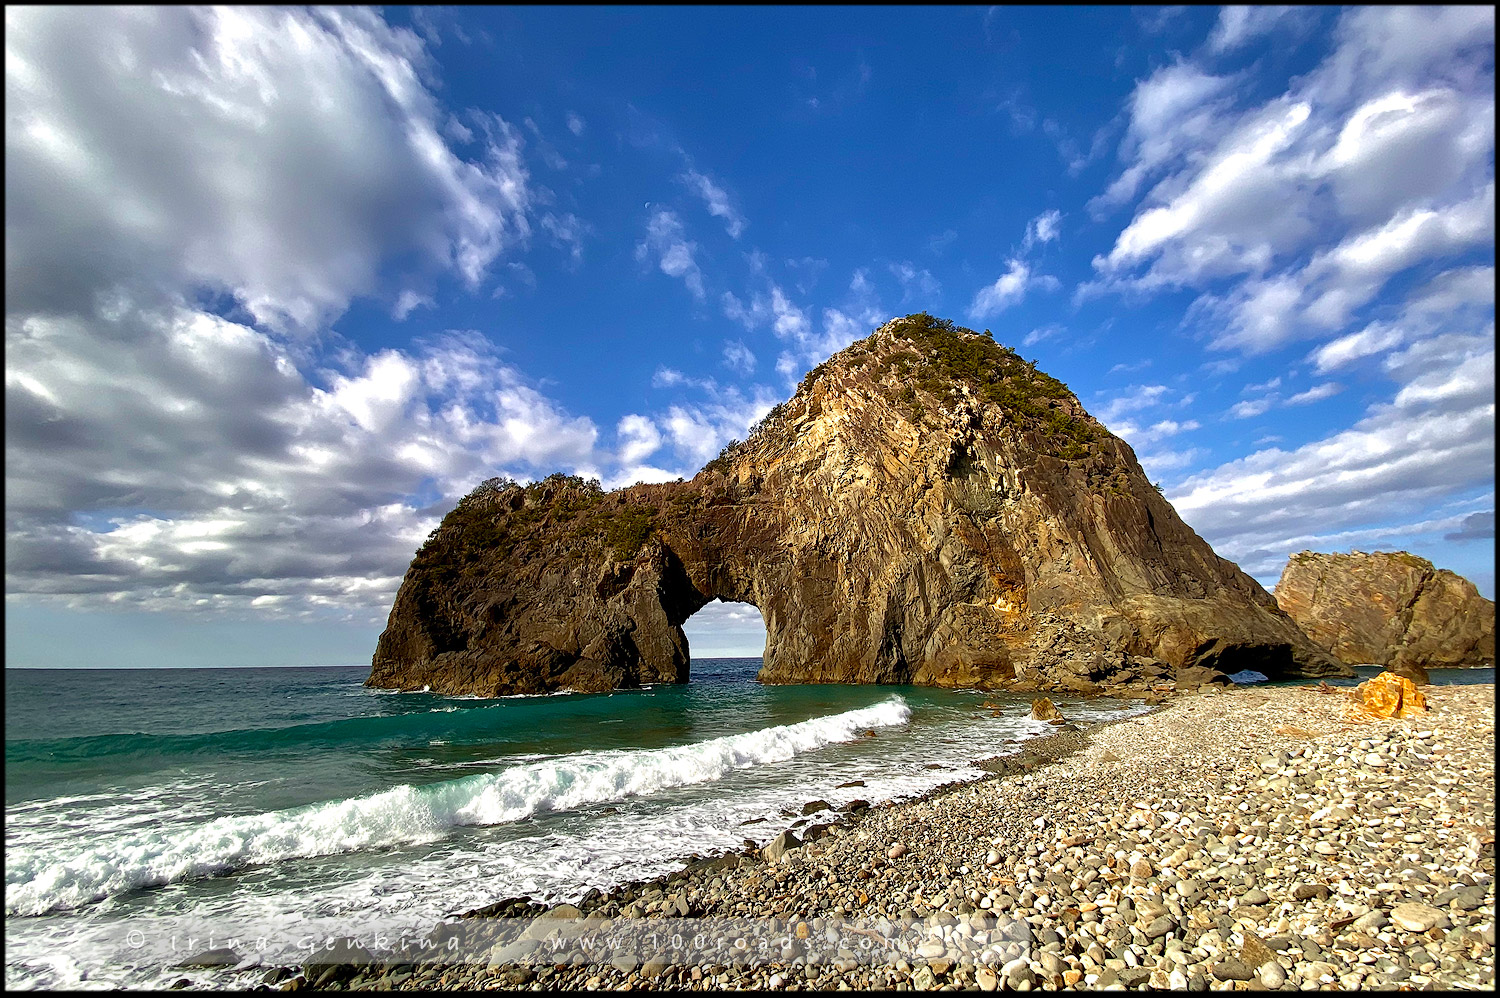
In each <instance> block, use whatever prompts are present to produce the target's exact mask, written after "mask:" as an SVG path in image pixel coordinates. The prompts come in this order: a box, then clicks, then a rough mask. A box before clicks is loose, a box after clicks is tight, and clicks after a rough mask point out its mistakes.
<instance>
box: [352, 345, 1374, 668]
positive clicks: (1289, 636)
mask: <svg viewBox="0 0 1500 998" xmlns="http://www.w3.org/2000/svg"><path fill="white" fill-rule="evenodd" d="M713 599H723V600H726V601H732V602H746V603H751V604H754V605H755V606H756V607H759V608H760V611H761V614H762V616H763V618H764V620H765V625H766V649H765V655H764V664H763V667H762V669H761V672H760V679H761V681H763V682H773V683H803V682H846V683H917V684H924V685H939V686H956V687H996V686H1001V685H1006V684H1012V683H1014V684H1015V685H1017V686H1020V687H1021V688H1033V689H1043V688H1057V689H1071V690H1094V689H1099V688H1101V687H1108V686H1112V685H1117V684H1121V683H1131V684H1136V685H1144V684H1146V683H1149V682H1156V681H1171V680H1172V678H1173V676H1174V673H1175V671H1176V670H1178V669H1185V668H1192V667H1202V668H1205V669H1216V670H1219V671H1221V672H1226V673H1233V672H1237V671H1239V670H1241V669H1255V670H1257V671H1260V672H1263V673H1265V674H1267V675H1269V676H1272V677H1276V678H1279V677H1303V676H1313V677H1316V676H1339V675H1350V674H1352V671H1351V670H1350V669H1348V667H1346V666H1344V665H1342V664H1340V663H1338V662H1336V661H1335V660H1334V659H1332V658H1331V657H1330V656H1329V655H1328V654H1327V653H1326V652H1324V651H1323V650H1322V649H1321V648H1319V647H1317V646H1316V645H1314V644H1313V643H1312V642H1310V641H1308V640H1307V637H1306V636H1305V635H1304V634H1303V633H1302V632H1301V631H1300V630H1299V629H1298V628H1297V627H1296V626H1295V625H1294V624H1293V623H1292V621H1291V620H1290V619H1289V618H1288V617H1287V616H1286V615H1285V614H1284V613H1282V612H1281V610H1280V609H1279V608H1278V607H1277V606H1276V602H1275V600H1274V599H1273V598H1272V597H1271V596H1270V595H1269V594H1268V593H1266V591H1265V590H1264V589H1262V588H1261V587H1260V586H1259V585H1258V584H1257V583H1256V582H1255V581H1254V580H1253V579H1251V578H1250V577H1249V576H1247V575H1245V574H1244V573H1243V572H1241V571H1240V570H1239V569H1238V568H1237V567H1236V566H1235V565H1234V564H1232V563H1231V562H1228V561H1225V560H1224V559H1222V558H1220V557H1218V556H1217V555H1215V554H1214V552H1213V550H1212V549H1211V548H1210V547H1209V546H1208V544H1207V543H1206V542H1204V541H1203V539H1202V538H1200V537H1199V536H1198V535H1197V534H1196V533H1194V532H1193V531H1192V529H1191V528H1189V527H1188V526H1187V525H1186V524H1184V523H1183V522H1182V520H1181V519H1179V518H1178V516H1177V514H1176V512H1175V511H1174V510H1173V509H1172V507H1171V505H1170V504H1168V503H1167V501H1166V500H1165V499H1164V498H1162V496H1161V495H1159V494H1158V493H1157V491H1156V489H1155V488H1153V487H1152V485H1151V483H1150V482H1149V481H1148V480H1147V478H1146V476H1145V474H1144V472H1142V470H1141V467H1140V465H1139V464H1138V463H1137V461H1136V458H1135V454H1134V453H1133V452H1132V451H1131V449H1130V447H1129V446H1128V445H1127V444H1126V443H1125V442H1124V441H1122V440H1120V439H1119V438H1117V437H1115V436H1113V435H1111V434H1110V433H1109V432H1108V431H1106V430H1105V429H1104V427H1103V426H1102V425H1101V424H1099V423H1098V422H1097V421H1096V420H1094V419H1093V418H1092V417H1091V416H1089V415H1088V414H1087V413H1086V412H1085V411H1084V410H1083V407H1082V406H1081V405H1080V404H1079V402H1078V400H1077V399H1076V398H1075V397H1074V396H1073V394H1072V393H1071V392H1069V391H1068V389H1067V387H1066V386H1065V385H1063V384H1062V383H1061V382H1059V381H1057V380H1055V379H1053V378H1051V377H1049V376H1047V375H1046V374H1043V373H1041V372H1039V371H1036V370H1035V368H1034V367H1033V366H1032V365H1031V364H1028V363H1027V362H1025V361H1023V360H1022V359H1021V358H1019V357H1017V356H1016V355H1015V354H1014V352H1013V351H1011V350H1009V349H1007V348H1004V347H1001V346H999V345H998V344H996V343H995V342H994V341H993V340H992V339H991V338H990V337H989V336H988V335H981V334H977V333H973V332H972V331H969V330H964V329H960V328H958V327H954V326H953V325H952V324H951V323H946V322H943V321H941V320H935V319H932V318H931V317H930V316H926V315H917V316H908V317H906V318H904V319H897V320H893V321H892V322H890V323H887V324H886V325H885V326H882V327H881V328H880V329H878V330H876V331H875V333H874V334H872V335H871V336H869V337H867V338H865V339H864V340H861V341H860V342H858V343H855V344H854V345H852V346H850V347H849V348H847V349H846V350H844V351H842V352H841V353H839V354H837V355H835V356H834V357H832V358H830V359H829V361H827V362H826V363H824V364H822V365H820V366H819V367H818V368H816V369H815V370H813V371H812V372H810V373H809V374H808V375H807V377H806V378H805V379H804V380H803V382H802V384H801V386H800V387H799V388H798V390H797V392H796V394H795V395H794V396H793V397H792V398H791V399H790V400H789V401H788V402H786V403H783V404H782V405H780V406H778V407H776V409H774V410H772V412H771V414H770V415H768V416H767V418H766V419H765V420H764V421H763V422H762V423H761V424H760V425H759V426H757V427H756V428H755V430H754V431H753V432H752V433H751V434H750V437H749V439H748V440H747V441H745V442H743V443H739V444H736V445H732V446H731V447H729V448H726V451H725V453H724V454H722V455H720V457H719V458H717V459H715V460H714V461H712V462H710V464H709V465H708V467H706V468H705V469H704V470H703V471H701V472H699V473H698V475H697V476H695V477H694V478H693V479H692V481H688V482H676V483H667V484H661V485H636V486H632V487H630V488H626V489H620V490H616V491H613V492H609V493H604V492H602V491H600V490H599V489H598V487H597V485H596V484H594V483H585V482H583V481H581V480H579V479H576V478H565V477H562V476H553V477H552V478H549V479H546V480H544V481H542V482H539V483H536V484H534V485H531V486H527V487H525V488H522V487H519V486H516V485H514V484H513V483H509V482H503V481H492V482H490V483H486V485H485V486H482V487H481V488H479V489H477V490H475V492H474V493H471V494H470V495H469V496H467V497H466V498H465V499H464V500H463V501H462V502H460V503H459V505H458V507H457V508H456V509H455V510H454V511H453V512H451V513H449V514H448V516H447V517H445V518H444V520H443V523H442V524H441V526H440V527H439V528H438V529H437V530H436V531H434V532H433V534H432V536H431V537H430V538H429V540H428V541H427V543H426V544H425V545H424V546H423V547H422V549H421V551H419V552H418V554H417V556H416V558H415V559H414V560H413V561H412V564H411V567H410V569H409V570H408V571H407V574H406V578H405V580H404V581H403V582H402V585H401V589H400V591H399V593H398V594H397V597H396V602H395V605H394V606H393V607H392V610H391V614H390V620H389V624H388V626H387V628H386V630H385V632H384V633H383V634H382V635H381V637H380V642H379V646H378V647H377V649H376V652H375V657H374V668H373V670H372V672H371V675H370V678H369V680H368V685H371V686H377V687H386V688H404V689H419V688H421V687H423V686H430V687H431V688H432V689H434V690H438V691H442V692H448V693H470V694H478V695H496V694H501V693H530V692H545V691H550V690H555V689H563V688H571V689H577V690H604V689H612V688H617V687H628V686H636V685H640V684H645V683H652V682H681V681H684V680H685V679H686V678H687V675H688V647H687V641H686V639H685V637H684V636H683V632H682V624H683V622H684V621H686V620H687V618H688V617H689V616H691V615H692V614H693V613H694V612H695V611H697V610H698V609H699V608H700V607H702V606H703V605H704V604H706V603H708V602H709V601H710V600H713Z"/></svg>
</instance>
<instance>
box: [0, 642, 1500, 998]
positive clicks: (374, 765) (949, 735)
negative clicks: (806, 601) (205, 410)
mask: <svg viewBox="0 0 1500 998" xmlns="http://www.w3.org/2000/svg"><path fill="white" fill-rule="evenodd" d="M759 666H760V660H759V659H706V660H699V661H695V662H694V663H693V678H692V681H691V682H690V683H687V684H685V685H680V686H657V687H653V688H647V689H643V690H635V691H625V692H616V693H609V694H559V695H553V696H538V697H511V698H500V699H473V698H453V697H444V696H439V695H436V694H432V693H389V692H382V691H376V690H368V689H365V688H364V687H363V686H361V685H360V684H361V683H362V682H363V680H364V678H365V676H366V675H367V674H368V670H367V669H365V668H362V667H353V668H304V669H202V670H183V669H162V670H105V669H99V670H16V669H8V670H6V673H5V692H6V714H5V816H6V831H5V941H6V956H5V961H6V964H5V983H6V986H7V987H9V988H19V989H27V988H63V987H82V988H107V987H133V988H150V987H163V986H166V985H169V984H171V983H172V982H175V981H178V980H179V979H181V978H187V979H188V980H189V981H190V982H192V983H193V984H194V985H201V986H214V985H219V986H223V985H225V984H227V983H230V982H238V983H239V984H240V985H241V986H243V985H244V984H246V983H251V982H252V981H253V979H247V978H245V977H244V976H238V977H234V976H229V974H230V972H228V971H225V970H212V969H206V970H205V969H197V970H183V969H180V968H178V967H176V966H175V964H177V963H178V962H180V961H182V960H183V959H185V958H187V957H190V956H194V955H196V954H197V953H199V952H202V951H203V950H206V949H210V948H214V947H216V946H223V945H226V943H227V942H229V941H230V940H231V939H232V940H234V942H235V945H234V946H233V947H232V948H235V949H236V952H238V953H240V954H241V955H242V956H243V957H244V958H245V962H246V963H247V964H253V963H255V962H256V961H262V962H265V963H267V964H282V963H290V962H296V961H295V960H284V959H276V958H275V952H276V945H275V942H276V941H277V940H280V941H281V945H283V946H285V945H289V943H288V942H287V941H288V940H291V939H293V938H295V939H297V940H303V939H315V938H316V939H332V938H336V937H342V936H355V937H357V938H361V939H366V938H371V937H372V934H374V933H382V934H400V935H405V936H412V935H415V934H421V933H425V932H426V931H427V930H429V929H430V928H431V927H433V926H434V925H436V924H438V923H439V922H442V921H444V920H446V919H449V918H451V917H452V916H454V915H456V914H458V913H461V912H464V911H467V910H470V909H473V908H477V907H480V906H483V905H486V904H490V903H492V902H495V901H498V900H501V899H506V898H513V897H519V896H529V897H531V898H533V899H536V900H541V901H546V902H549V903H551V902H561V901H571V900H577V899H578V898H579V897H581V896H582V895H583V894H584V893H585V892H587V891H588V890H590V889H592V888H599V889H608V888H610V887H612V886H614V885H616V884H619V883H622V882H625V881H630V880H636V879H640V878H645V877H652V876H656V875H658V874H660V873H664V872H667V871H670V870H673V869H676V868H679V867H680V866H681V865H682V864H683V863H684V862H685V861H686V860H688V859H690V858H691V857H693V856H694V855H699V854H707V853H711V852H714V851H718V850H723V849H731V848H738V847H740V846H741V845H742V844H743V843H744V841H745V840H746V839H750V840H753V841H754V842H756V843H757V844H763V843H764V842H766V841H768V840H769V839H770V838H772V837H773V836H775V835H776V834H778V833H779V832H780V831H781V830H782V829H783V828H785V827H787V826H788V825H789V824H790V823H792V821H793V820H794V819H795V818H797V817H800V816H801V812H802V810H803V807H804V805H805V804H807V803H808V802H811V801H815V800H823V801H826V802H828V803H829V804H830V805H831V806H832V807H833V808H838V807H839V806H842V805H844V804H847V803H849V802H850V801H851V800H853V799H855V798H862V799H864V800H867V801H870V802H871V803H880V802H883V801H889V800H894V799H900V798H907V797H911V796H915V795H918V794H920V793H923V792H925V791H927V790H930V789H932V788H934V787H936V786H938V785H941V784H943V783H948V782H951V781H954V780H964V779H972V778H976V777H978V776H980V775H982V771H981V770H979V769H977V768H976V767H975V766H974V765H973V764H974V762H975V761H976V760H981V759H985V758H989V757H992V756H995V755H1004V754H1007V753H1009V752H1012V751H1015V750H1016V748H1017V747H1018V743H1019V741H1021V740H1023V739H1025V738H1028V737H1032V736H1035V735H1039V734H1044V733H1046V732H1047V731H1050V730H1051V728H1050V727H1049V726H1048V725H1046V724H1044V723H1042V722H1038V721H1033V720H1031V719H1030V717H1029V716H1028V715H1029V707H1030V698H1029V697H1022V696H1007V695H1005V694H998V693H979V692H973V691H952V690H935V689H926V688H918V687H890V686H836V685H809V686H762V685H760V684H757V683H755V682H754V681H753V679H754V676H755V672H756V670H757V669H758V668H759ZM1487 672H1488V676H1489V681H1493V670H1488V671H1487ZM1435 678H1438V680H1439V681H1442V678H1441V677H1440V676H1435ZM1054 700H1056V701H1057V703H1058V705H1059V706H1060V707H1061V709H1062V711H1063V713H1064V714H1066V715H1067V716H1068V717H1069V718H1070V719H1073V720H1077V721H1081V722H1087V721H1092V720H1102V719H1106V718H1109V717H1114V716H1120V715H1122V714H1125V713H1135V712H1139V711H1142V710H1144V709H1145V708H1144V706H1143V704H1142V702H1141V701H1138V700H1137V701H1122V700H1113V699H1109V698H1098V699H1091V700H1083V699H1071V698H1067V697H1054ZM987 704H988V705H990V706H986V705H987ZM850 784H856V785H850ZM829 816H830V815H829V813H828V812H822V813H818V814H813V815H810V816H809V817H808V819H807V820H820V819H822V820H826V819H827V818H828V817H829ZM267 938H271V939H272V941H273V945H271V946H269V947H266V946H265V940H266V939H267ZM251 939H254V940H258V943H257V944H256V945H248V944H247V943H245V942H244V940H251ZM297 945H299V946H300V945H301V943H300V942H299V943H297Z"/></svg>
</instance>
